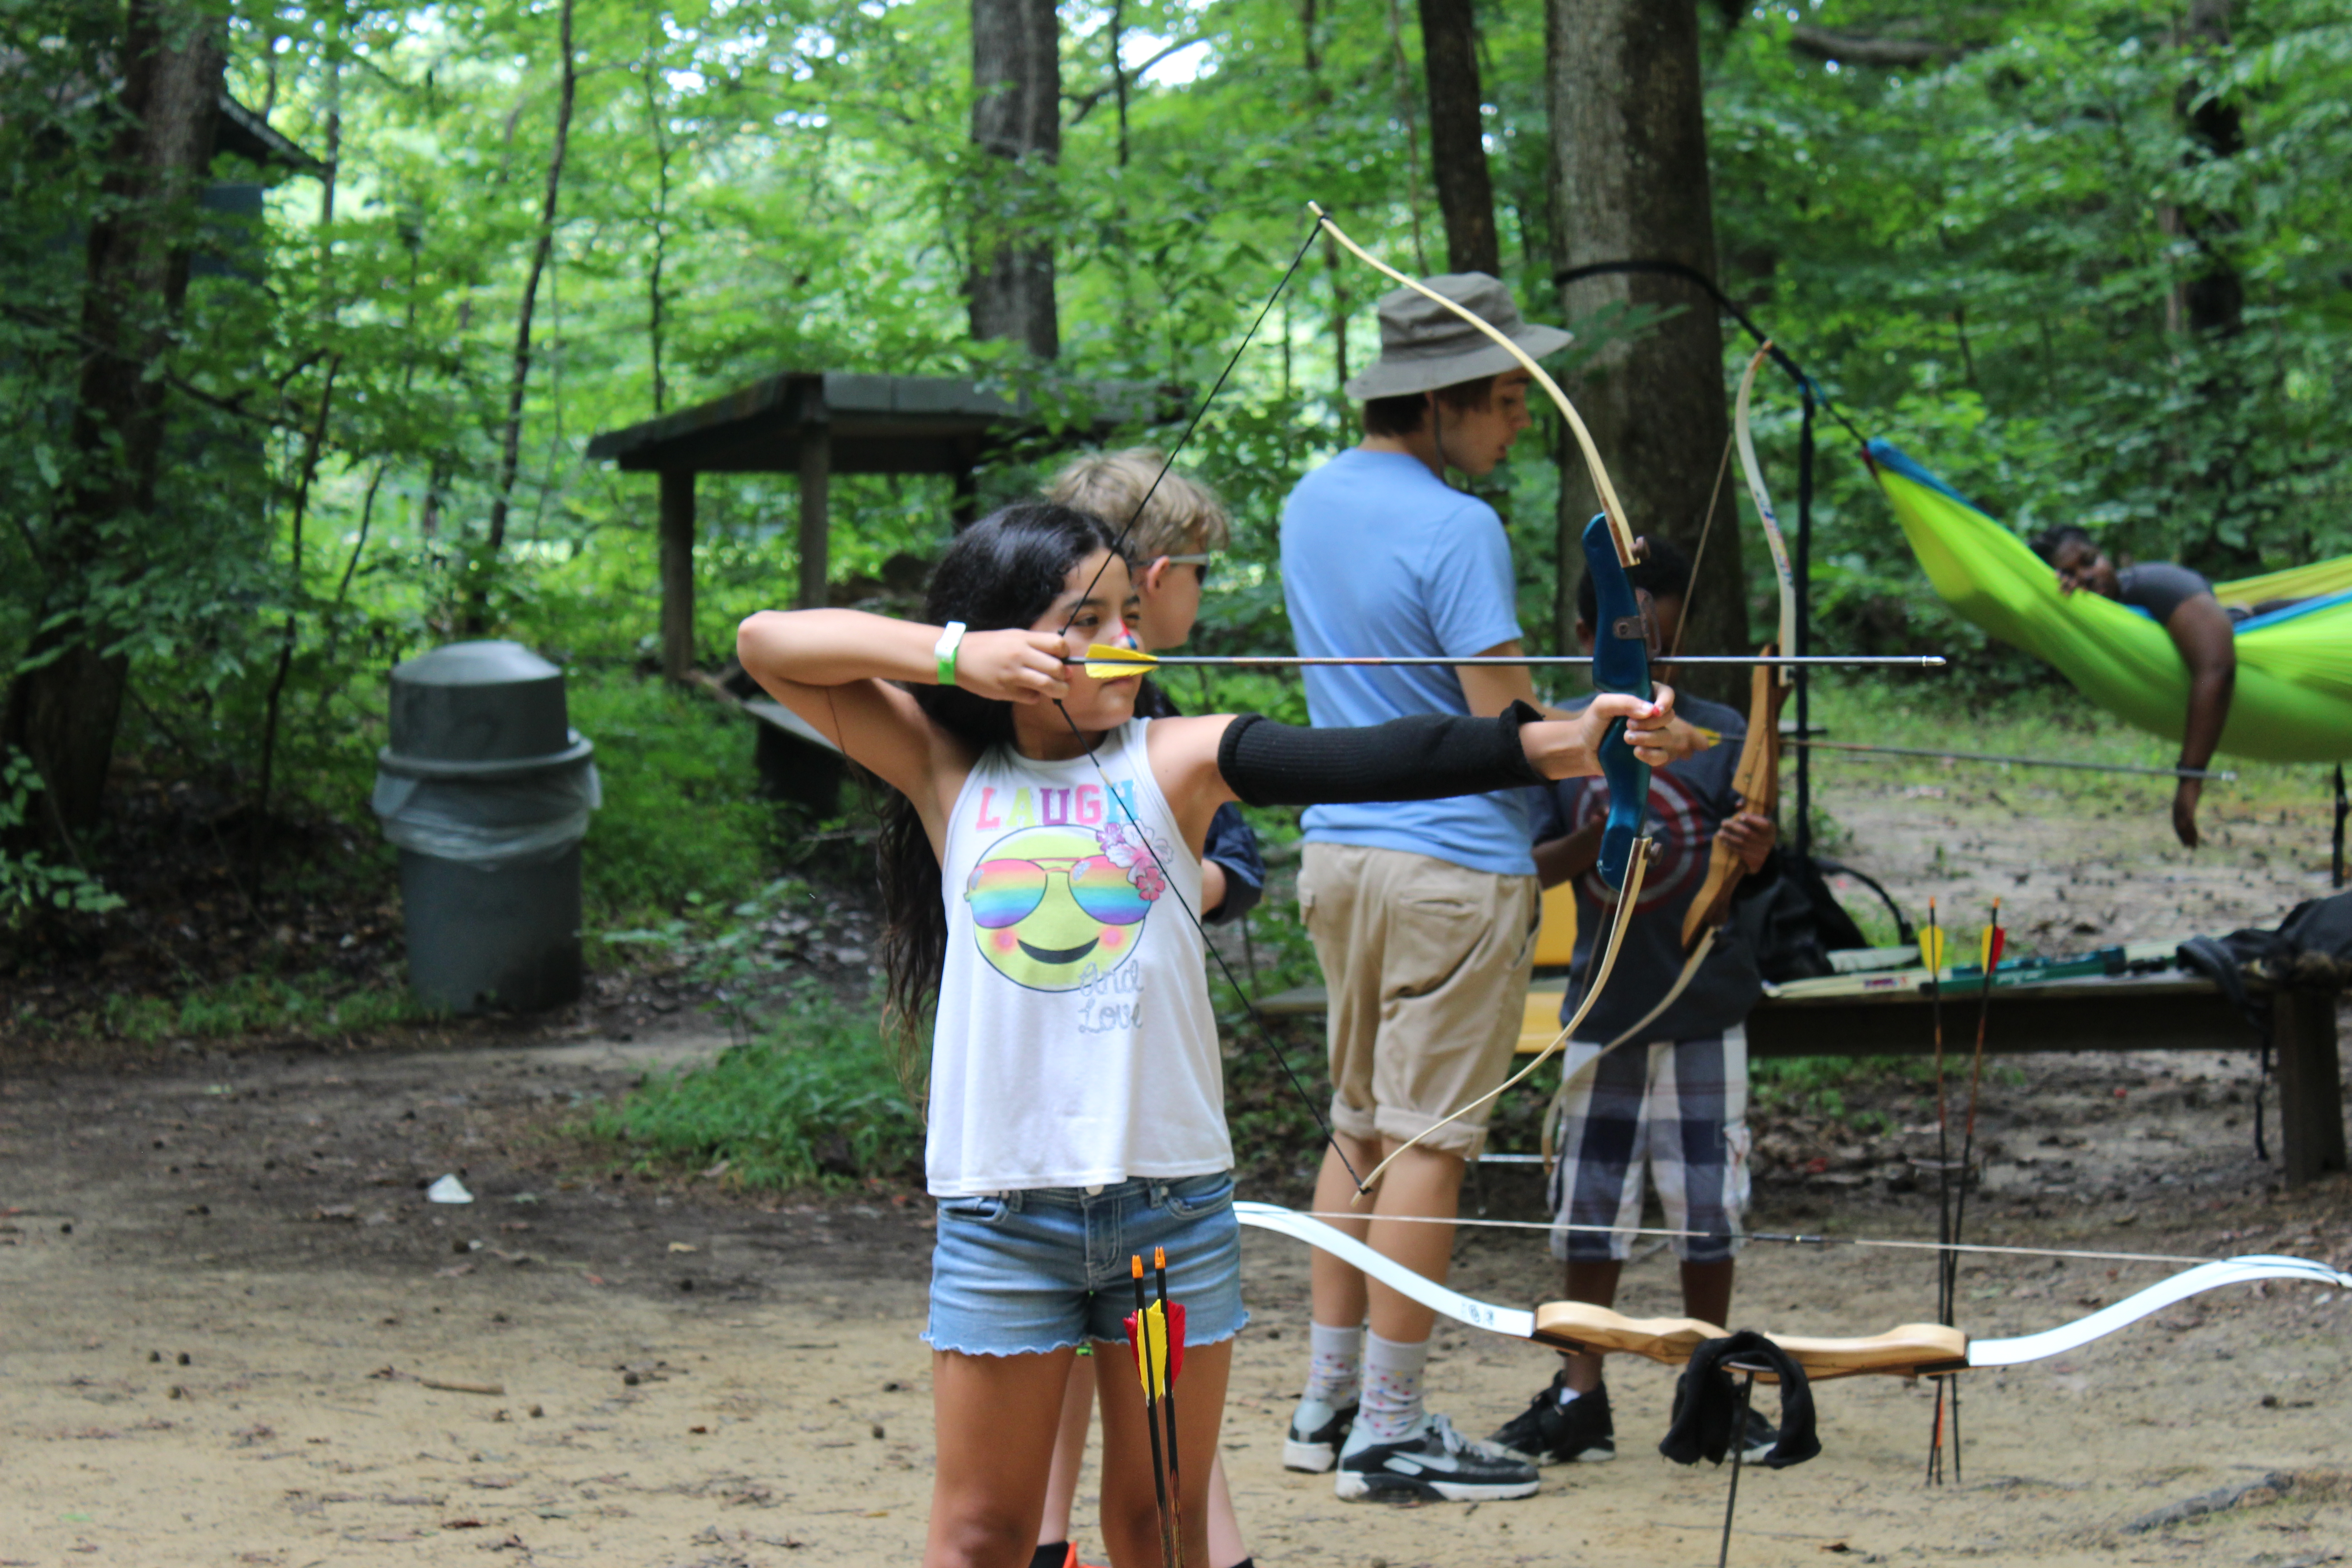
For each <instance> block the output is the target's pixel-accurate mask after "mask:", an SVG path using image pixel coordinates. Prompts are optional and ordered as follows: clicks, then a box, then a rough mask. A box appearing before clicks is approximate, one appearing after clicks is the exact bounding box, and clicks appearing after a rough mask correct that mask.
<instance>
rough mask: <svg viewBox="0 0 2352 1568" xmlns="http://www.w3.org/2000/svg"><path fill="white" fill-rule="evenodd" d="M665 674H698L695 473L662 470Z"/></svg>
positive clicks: (677, 677)
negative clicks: (695, 587)
mask: <svg viewBox="0 0 2352 1568" xmlns="http://www.w3.org/2000/svg"><path fill="white" fill-rule="evenodd" d="M661 646H662V674H663V675H665V676H667V677H668V678H669V679H672V680H684V679H686V678H687V677H688V675H690V674H692V673H693V671H694V470H693V469H691V468H664V469H663V470H662V471H661Z"/></svg>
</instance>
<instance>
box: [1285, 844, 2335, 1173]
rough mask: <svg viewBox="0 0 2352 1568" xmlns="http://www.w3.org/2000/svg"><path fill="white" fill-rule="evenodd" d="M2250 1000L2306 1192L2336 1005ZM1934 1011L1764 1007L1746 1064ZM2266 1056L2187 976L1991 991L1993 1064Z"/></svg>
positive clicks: (1953, 1002)
mask: <svg viewBox="0 0 2352 1568" xmlns="http://www.w3.org/2000/svg"><path fill="white" fill-rule="evenodd" d="M1566 891H1567V889H1565V888H1564V887H1562V888H1555V889H1552V890H1551V891H1550V892H1549V893H1547V894H1546V895H1545V897H1544V928H1543V930H1542V931H1538V934H1537V938H1536V962H1537V963H1538V966H1539V967H1546V966H1550V965H1564V964H1566V963H1567V962H1568V959H1569V955H1570V953H1571V952H1573V951H1574V946H1575V935H1574V931H1575V927H1574V921H1575V914H1574V905H1573V904H1572V903H1571V902H1570V901H1569V900H1567V899H1566V897H1564V895H1565V893H1566ZM1563 906H1565V909H1564V910H1563ZM1563 913H1564V914H1565V918H1564V919H1563V918H1562V916H1563ZM1563 927H1565V928H1566V931H1565V934H1564V935H1563V934H1562V929H1561V928H1563ZM1567 987H1568V981H1567V978H1566V977H1565V975H1562V974H1552V975H1549V976H1545V975H1538V978H1537V980H1536V982H1535V984H1533V985H1532V986H1531V987H1529V989H1528V996H1527V1001H1526V1003H1525V1007H1526V1015H1525V1016H1524V1017H1523V1018H1522V1020H1521V1022H1520V1026H1519V1049H1520V1050H1521V1051H1522V1052H1533V1051H1539V1050H1541V1049H1542V1048H1543V1047H1545V1046H1547V1045H1549V1044H1550V1043H1551V1041H1552V1038H1553V1037H1555V1036H1556V1035H1558V1034H1559V1007H1560V1000H1561V997H1562V996H1563V995H1564V994H1565V993H1566V991H1567ZM2248 989H2250V990H2254V991H2265V990H2267V992H2268V994H2269V995H2270V998H2271V1005H2272V1009H2273V1028H2272V1044H2273V1047H2274V1049H2273V1056H2272V1062H2273V1069H2274V1070H2275V1072H2276V1074H2277V1077H2278V1109H2279V1144H2280V1154H2281V1160H2280V1170H2281V1173H2282V1174H2283V1175H2284V1178H2285V1179H2286V1182H2287V1184H2289V1185H2291V1186H2301V1185H2303V1184H2305V1183H2308V1182H2311V1181H2313V1180H2315V1179H2316V1178H2317V1177H2319V1176H2322V1175H2325V1174H2327V1173H2330V1172H2336V1171H2342V1170H2344V1169H2345V1168H2346V1164H2345V1146H2344V1080H2343V1074H2342V1068H2341V1066H2340V1063H2339V1058H2338V1056H2337V1051H2336V993H2335V992H2333V991H2313V990H2295V989H2286V988H2277V989H2269V988H2266V987H2263V985H2261V984H2259V983H2257V982H2252V981H2250V982H2249V983H2248ZM1326 1005H1327V1004H1326V998H1325V994H1324V990H1323V987H1322V986H1320V985H1300V986H1297V987H1294V988H1293V989H1291V990H1288V991H1284V992H1279V993H1277V994H1275V995H1272V996H1268V997H1265V999H1264V1000H1262V1001H1260V1002H1259V1003H1258V1004H1257V1010H1258V1012H1259V1013H1260V1014H1261V1015H1262V1016H1265V1017H1269V1018H1297V1017H1307V1016H1320V1015H1321V1014H1322V1013H1323V1012H1324V1011H1325V1008H1326ZM1944 1005H1945V1016H1944V1029H1945V1048H1946V1050H1947V1051H1950V1050H1952V1049H1954V1048H1955V1047H1958V1049H1960V1050H1962V1051H1966V1050H1968V1049H1969V1048H1970V1047H1973V1046H1974V1044H1975V1040H1976V1013H1977V1006H1978V1001H1977V997H1976V995H1975V994H1974V993H1973V992H1971V993H1969V994H1966V995H1960V996H1952V995H1947V996H1946V998H1945V1004H1944ZM1929 1013H1930V1004H1929V1002H1928V999H1927V996H1926V995H1925V994H1922V993H1919V992H1917V991H1915V990H1910V989H1907V988H1906V989H1895V990H1885V991H1878V992H1858V993H1856V994H1827V995H1824V994H1801V995H1788V996H1767V997H1766V998H1764V999H1763V1000H1762V1001H1760V1002H1759V1003H1758V1004H1757V1005H1756V1007H1755V1009H1754V1011H1752V1012H1751V1013H1749V1014H1748V1055H1749V1056H1750V1057H1751V1058H1774V1057H1864V1056H1872V1057H1874V1056H1927V1055H1929V1054H1931V1053H1932V1052H1933V1051H1934V1049H1935V1037H1934V1031H1933V1023H1932V1019H1931V1018H1930V1016H1929ZM2261 1045H2262V1037H2261V1035H2260V1034H2259V1033H2257V1032H2256V1031H2255V1029H2254V1028H2253V1026H2252V1025H2250V1024H2249V1023H2247V1022H2246V1019H2245V1017H2244V1016H2243V1015H2242V1014H2241V1013H2240V1012H2239V1011H2238V1010H2237V1009H2236V1008H2235V1007H2233V1006H2231V1005H2230V1002H2229V999H2228V998H2227V997H2225V996H2223V995H2222V994H2221V988H2220V987H2219V986H2217V985H2215V984H2213V983H2212V982H2211V981H2210V980H2207V979H2205V978H2203V977H2202V976H2200V975H2195V974H2189V973H2182V972H2180V971H2178V970H2174V971H2169V972H2167V973H2158V974H2146V975H2137V974H2123V975H2085V976H2080V977H2075V978H2070V979H2063V980H2051V981H2043V982H2040V983H2027V984H2016V985H2008V984H2004V985H2001V986H2000V987H1998V988H1997V989H1996V990H1995V991H1994V992H1993V1000H1992V1019H1991V1025H1990V1027H1989V1028H1988V1029H1987V1031H1986V1034H1985V1052H1986V1054H1987V1055H1989V1056H1990V1055H2001V1056H2014V1055H2019V1054H2021V1053H2024V1052H2028V1051H2212V1050H2250V1049H2254V1048H2257V1047H2260V1046H2261Z"/></svg>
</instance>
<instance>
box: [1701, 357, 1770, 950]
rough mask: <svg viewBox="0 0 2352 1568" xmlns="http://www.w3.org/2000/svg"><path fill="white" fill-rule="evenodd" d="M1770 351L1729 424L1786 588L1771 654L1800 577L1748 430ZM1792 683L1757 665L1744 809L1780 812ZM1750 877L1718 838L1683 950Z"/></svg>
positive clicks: (1722, 916) (1741, 785) (1754, 362)
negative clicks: (1784, 724)
mask: <svg viewBox="0 0 2352 1568" xmlns="http://www.w3.org/2000/svg"><path fill="white" fill-rule="evenodd" d="M1771 348H1772V345H1771V344H1770V343H1769V342H1767V343H1766V344H1765V345H1764V346H1763V347H1762V348H1760V349H1759V350H1757V351H1756V357H1755V358H1753V359H1751V360H1749V361H1748V369H1747V370H1746V372H1745V373H1743V374H1741V375H1740V377H1739V395H1738V399H1737V400H1736V402H1735V404H1734V406H1733V412H1732V425H1731V435H1732V442H1733V445H1734V446H1736V447H1738V451H1739V471H1740V473H1741V475H1742V476H1743V477H1744V478H1745V479H1747V481H1748V500H1750V501H1751V502H1753V503H1754V505H1755V507H1756V518H1757V521H1758V522H1759V523H1760V524H1761V525H1762V527H1763V530H1764V542H1765V544H1766V545H1767V547H1768V548H1769V550H1770V551H1771V552H1772V574H1773V576H1774V578H1775V579H1776V580H1777V581H1778V582H1779V584H1780V637H1779V638H1778V639H1776V640H1775V641H1773V642H1769V643H1767V644H1765V645H1764V652H1765V653H1766V654H1768V655H1770V654H1776V653H1786V652H1788V651H1789V650H1790V649H1791V648H1793V647H1795V646H1796V637H1797V577H1796V573H1795V572H1794V571H1793V570H1792V569H1791V568H1790V564H1789V542H1788V541H1787V540H1785V539H1783V538H1782V537H1781V535H1780V518H1779V516H1778V515H1777V514H1776V513H1775V512H1774V511H1773V510H1772V496H1771V492H1770V491H1769V490H1768V489H1766V488H1765V484H1764V465H1763V464H1762V463H1761V462H1759V460H1758V458H1757V456H1756V439H1755V437H1754V435H1753V433H1752V432H1751V430H1750V412H1749V411H1750V400H1751V399H1752V397H1753V395H1754V394H1755V391H1756V372H1757V370H1758V368H1759V367H1760V366H1761V365H1762V364H1763V363H1764V359H1765V356H1766V355H1767V354H1768V353H1770V352H1771ZM1794 680H1795V674H1794V671H1793V670H1790V669H1788V668H1782V669H1781V670H1780V672H1779V673H1778V674H1777V675H1776V674H1775V673H1774V672H1773V671H1772V670H1771V669H1770V668H1767V667H1763V666H1759V667H1758V668H1757V670H1756V674H1755V675H1754V677H1753V678H1752V679H1750V680H1749V682H1748V736H1747V739H1746V740H1744V741H1742V742H1740V746H1739V763H1738V767H1737V769H1736V770H1735V771H1734V773H1733V774H1732V780H1731V787H1732V790H1733V792H1734V793H1736V794H1737V795H1738V796H1739V802H1740V806H1741V809H1743V810H1746V811H1752V812H1756V813H1758V814H1759V815H1760V816H1778V815H1779V813H1780V706H1781V704H1782V703H1784V702H1786V701H1787V700H1789V693H1790V691H1792V690H1793V689H1795V686H1794ZM1747 874H1748V868H1747V865H1746V864H1745V863H1744V862H1743V861H1741V859H1740V858H1739V853H1738V850H1736V849H1734V848H1732V847H1731V846H1729V845H1727V844H1726V843H1724V842H1723V841H1722V840H1721V839H1720V838H1718V839H1717V840H1716V842H1715V844H1714V846H1713V847H1712V848H1710V849H1709V850H1708V852H1707V858H1706V881H1705V882H1703V883H1701V884H1700V886H1699V890H1698V896H1697V897H1696V898H1694V899H1693V900H1691V904H1690V908H1689V909H1688V910H1685V911H1684V913H1683V933H1682V935H1683V946H1684V948H1685V950H1686V951H1687V950H1688V949H1690V947H1691V944H1692V943H1693V942H1696V940H1697V939H1698V934H1699V932H1700V931H1705V930H1706V929H1708V928H1710V927H1713V926H1717V925H1720V924H1722V923H1723V921H1725V920H1726V919H1727V918H1729V916H1730V913H1731V896H1732V894H1733V893H1734V892H1736V891H1737V890H1738V887H1739V883H1740V879H1742V878H1744V877H1745V876H1747Z"/></svg>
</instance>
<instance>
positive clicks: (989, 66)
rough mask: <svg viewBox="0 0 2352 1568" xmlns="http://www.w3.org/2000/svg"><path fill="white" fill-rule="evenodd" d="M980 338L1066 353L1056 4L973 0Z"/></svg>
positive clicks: (975, 317)
mask: <svg viewBox="0 0 2352 1568" xmlns="http://www.w3.org/2000/svg"><path fill="white" fill-rule="evenodd" d="M971 86H972V104H971V140H972V143H973V145H974V146H976V147H977V148H978V149H979V150H980V151H981V152H982V153H984V154H986V158H985V159H984V160H983V161H982V170H981V181H982V184H981V185H980V187H979V191H978V202H977V205H976V207H975V210H974V212H973V214H972V244H971V335H972V336H973V337H974V338H977V339H979V340H980V341H982V342H991V341H993V340H995V339H999V338H1009V339H1012V340H1013V341H1014V342H1019V343H1021V344H1023V345H1024V347H1026V348H1027V349H1028V351H1029V352H1030V353H1033V354H1034V355H1036V356H1037V357H1038V358H1039V359H1052V358H1054V357H1055V355H1057V354H1059V353H1061V349H1062V336H1061V327H1060V324H1059V321H1058V320H1057V319H1056V317H1055V312H1054V246H1053V242H1052V241H1051V240H1050V239H1042V240H1041V239H1039V238H1038V236H1041V235H1050V234H1051V233H1052V232H1053V222H1052V206H1053V188H1054V180H1053V170H1054V165H1055V163H1057V162H1058V161H1059V160H1060V158H1061V155H1062V119H1061V110H1062V56H1061V28H1060V24H1059V21H1058V19H1057V18H1056V16H1055V11H1054V3H1053V0H971Z"/></svg>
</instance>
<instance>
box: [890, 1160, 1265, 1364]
mask: <svg viewBox="0 0 2352 1568" xmlns="http://www.w3.org/2000/svg"><path fill="white" fill-rule="evenodd" d="M1153 1247H1165V1248H1166V1249H1167V1253H1168V1300H1170V1301H1171V1302H1181V1303H1182V1304H1183V1307H1184V1315H1185V1330H1184V1341H1185V1342H1186V1343H1187V1344H1195V1345H1202V1344H1214V1343H1216V1342H1218V1341H1220V1340H1229V1339H1231V1338H1233V1337H1234V1335H1235V1334H1237V1333H1240V1332H1241V1331H1242V1326H1243V1325H1244V1324H1245V1323H1247V1322H1248V1321H1249V1313H1248V1312H1247V1311H1245V1310H1243V1307H1242V1244H1241V1226H1240V1223H1239V1222H1238V1221H1236V1220H1235V1219H1234V1178H1233V1173H1231V1172H1230V1171H1221V1172H1216V1173H1212V1174H1210V1175H1205V1176H1180V1177H1176V1178H1174V1179H1172V1180H1164V1181H1163V1180H1158V1179H1154V1178H1150V1177H1144V1178H1139V1179H1138V1180H1134V1181H1126V1182H1119V1183H1117V1184H1112V1185H1109V1186H1106V1187H1104V1188H1103V1189H1102V1191H1100V1192H1098V1193H1089V1192H1087V1190H1086V1189H1084V1188H1082V1187H1038V1188H1033V1189H1030V1190H1029V1191H1026V1192H1015V1193H997V1194H990V1195H987V1196H982V1197H964V1198H943V1199H941V1200H940V1209H939V1240H938V1242H937V1244H936V1245H935V1246H934V1247H932V1249H931V1315H930V1322H929V1326H928V1327H926V1328H925V1329H924V1331H923V1339H924V1341H925V1342H927V1343H928V1344H929V1345H930V1347H931V1348H932V1349H933V1350H941V1351H956V1352H961V1353H963V1354H966V1355H1030V1354H1035V1353H1037V1352H1044V1351H1054V1350H1064V1349H1066V1348H1068V1347H1069V1346H1072V1345H1077V1344H1083V1343H1085V1342H1087V1341H1090V1340H1108V1341H1111V1342H1118V1343H1124V1342H1126V1339H1127V1331H1126V1329H1125V1328H1124V1327H1123V1326H1122V1323H1121V1320H1122V1319H1124V1318H1125V1317H1126V1316H1127V1315H1128V1314H1129V1313H1130V1312H1132V1311H1134V1310H1135V1284H1134V1279H1133V1277H1132V1275H1131V1274H1130V1272H1129V1258H1133V1257H1135V1256H1137V1255H1138V1254H1140V1255H1141V1257H1142V1258H1143V1262H1144V1268H1145V1274H1144V1281H1145V1284H1146V1286H1147V1288H1148V1287H1150V1283H1151V1275H1150V1267H1151V1250H1152V1248H1153Z"/></svg>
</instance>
